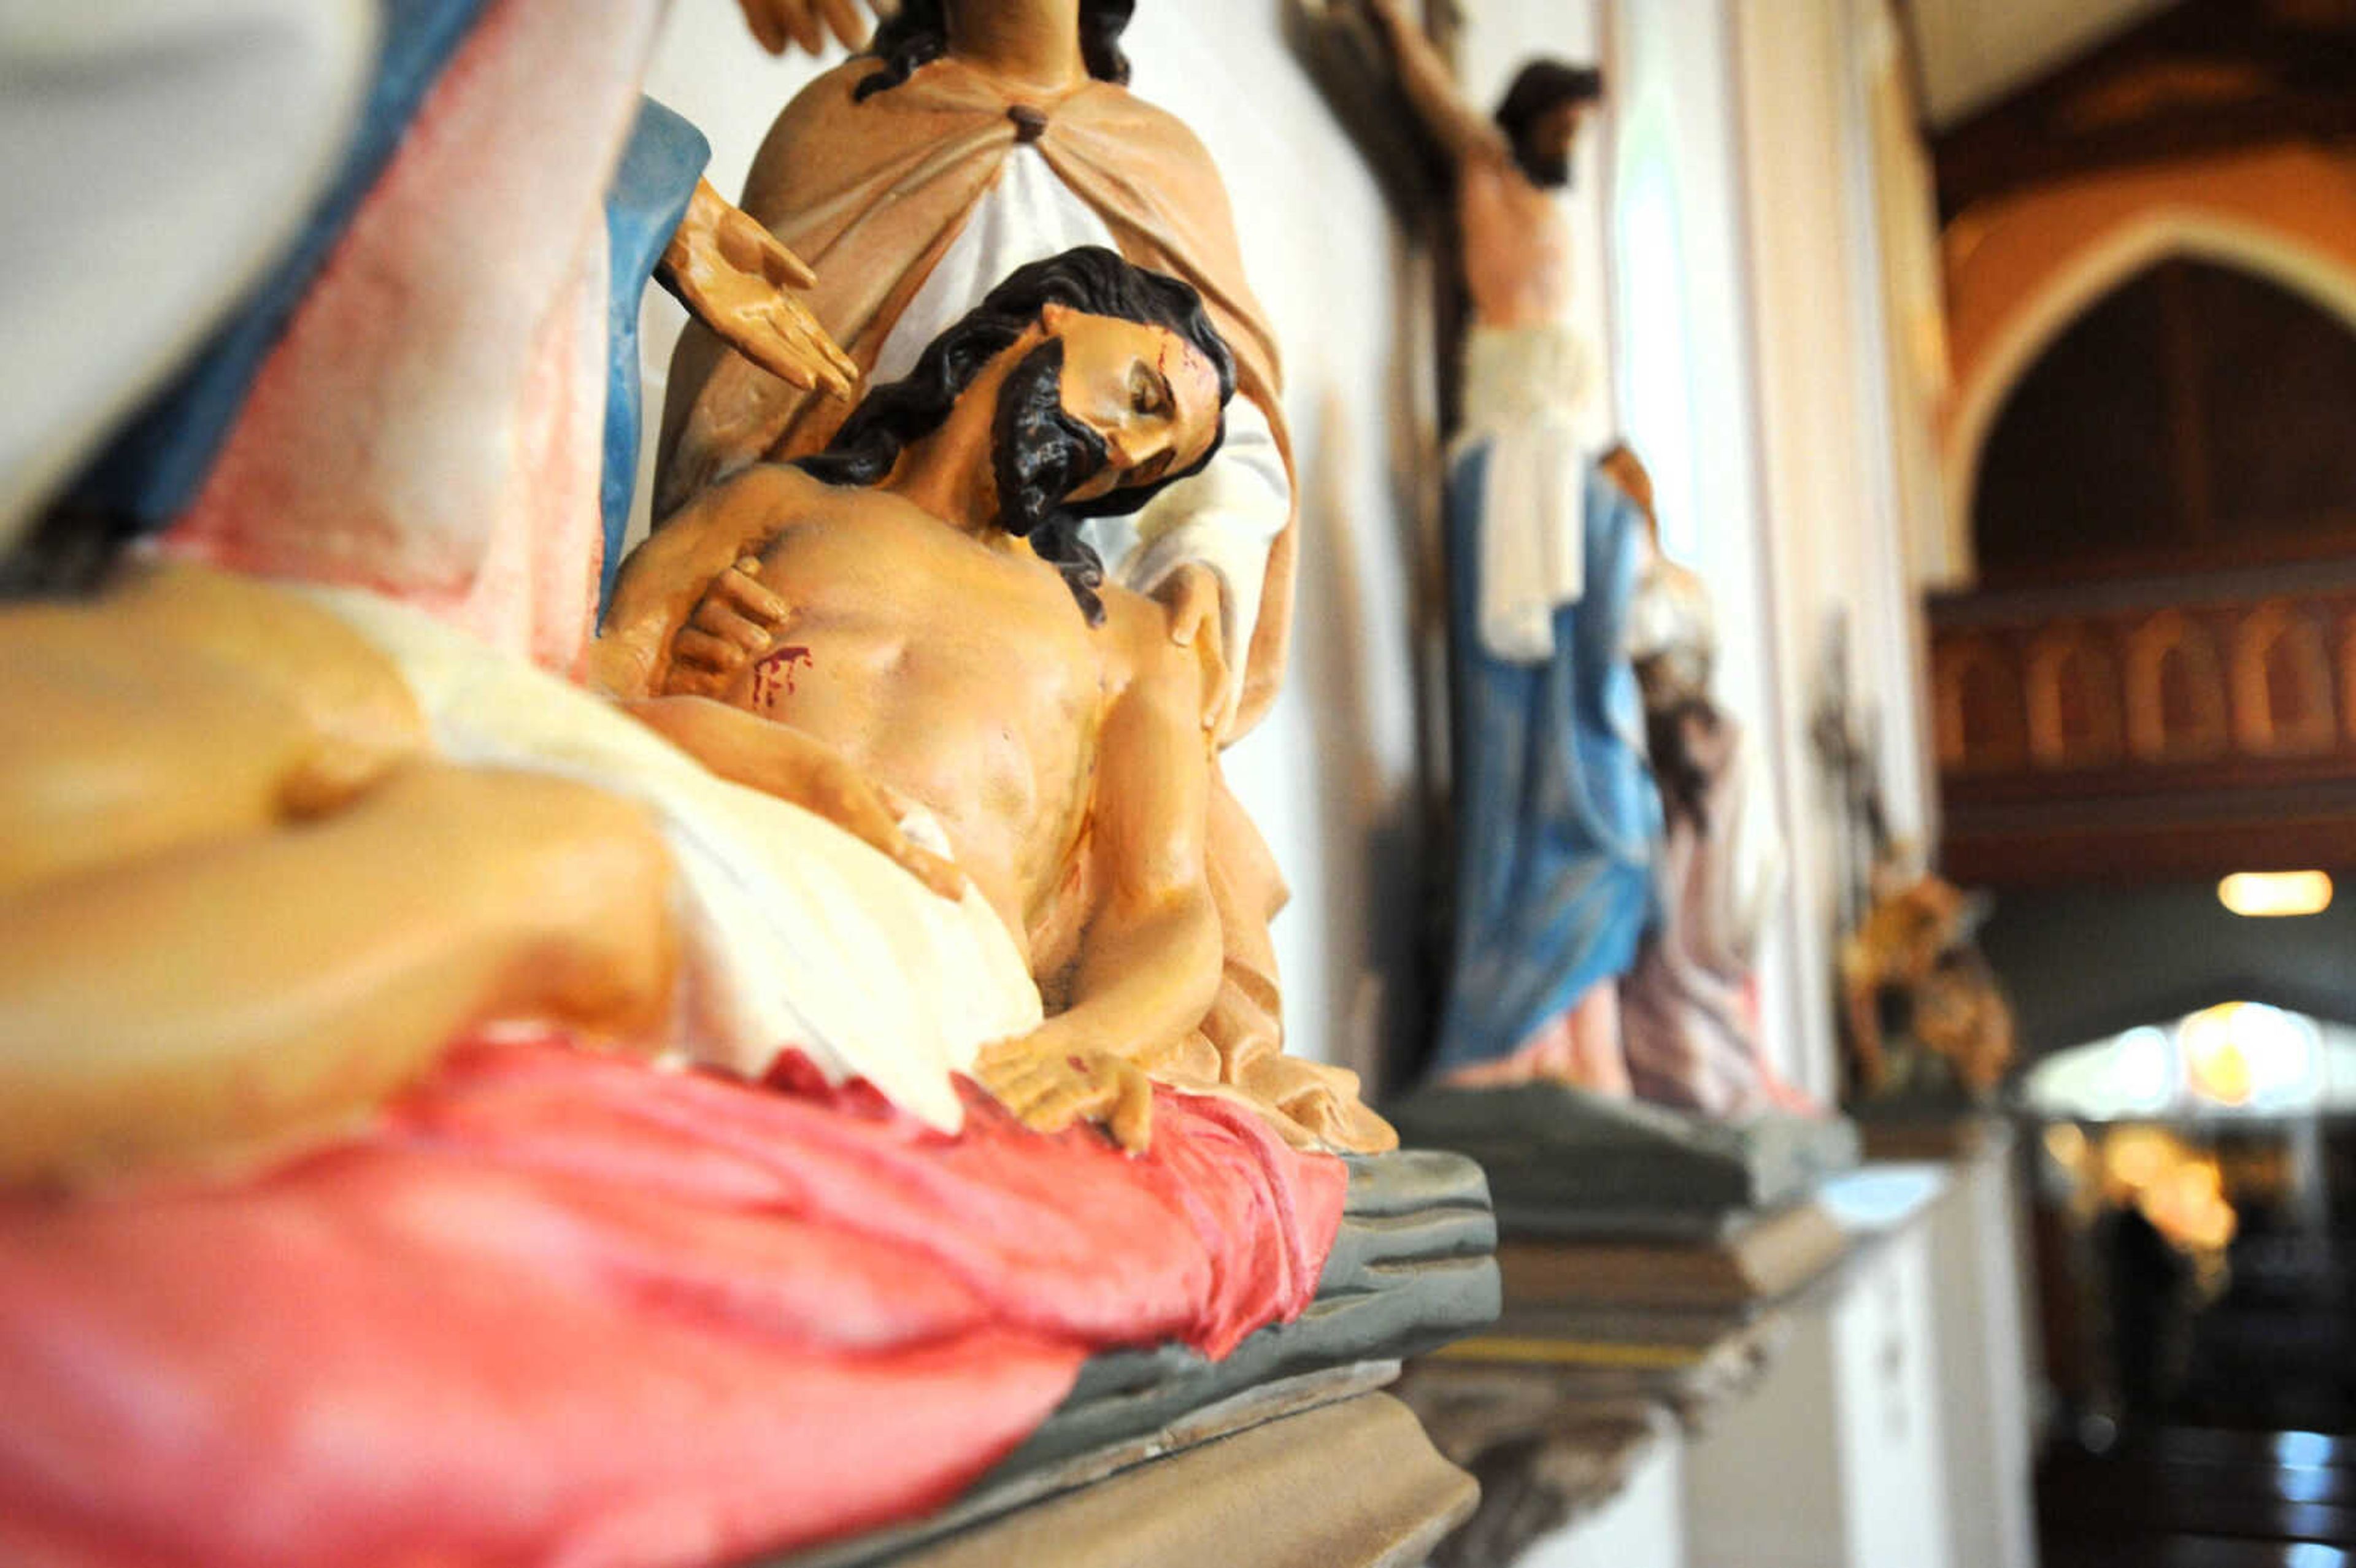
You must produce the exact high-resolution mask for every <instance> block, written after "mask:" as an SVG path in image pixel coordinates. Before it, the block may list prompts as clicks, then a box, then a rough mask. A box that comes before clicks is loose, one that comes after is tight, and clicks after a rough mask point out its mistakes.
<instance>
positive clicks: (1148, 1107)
mask: <svg viewBox="0 0 2356 1568" xmlns="http://www.w3.org/2000/svg"><path fill="white" fill-rule="evenodd" d="M1114 1076H1115V1079H1116V1083H1117V1091H1116V1097H1115V1100H1114V1104H1113V1108H1112V1115H1111V1116H1110V1117H1109V1118H1108V1119H1107V1122H1106V1127H1107V1129H1108V1131H1109V1132H1111V1134H1112V1138H1113V1142H1115V1143H1117V1144H1119V1146H1120V1147H1122V1148H1124V1149H1127V1150H1128V1151H1129V1152H1130V1153H1131V1154H1140V1153H1142V1152H1143V1151H1144V1149H1145V1147H1146V1146H1147V1145H1148V1144H1150V1143H1151V1142H1152V1141H1153V1080H1151V1078H1148V1077H1147V1076H1146V1075H1145V1073H1144V1072H1143V1070H1141V1068H1139V1067H1138V1066H1137V1065H1136V1064H1135V1063H1134V1062H1130V1061H1121V1062H1117V1063H1115V1064H1114Z"/></svg>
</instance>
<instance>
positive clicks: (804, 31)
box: [784, 0, 826, 55]
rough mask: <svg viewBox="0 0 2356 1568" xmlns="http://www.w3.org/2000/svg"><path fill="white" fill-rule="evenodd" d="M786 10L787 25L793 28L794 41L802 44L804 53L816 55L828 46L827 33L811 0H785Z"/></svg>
mask: <svg viewBox="0 0 2356 1568" xmlns="http://www.w3.org/2000/svg"><path fill="white" fill-rule="evenodd" d="M784 10H785V18H786V26H787V27H790V28H791V29H793V35H794V42H796V43H798V44H799V45H801V47H802V49H803V52H804V53H806V54H813V55H814V54H816V53H818V52H819V50H820V49H822V48H825V47H826V34H825V32H824V30H822V29H821V28H820V27H819V20H818V13H817V12H815V11H813V10H811V9H810V6H809V0H784Z"/></svg>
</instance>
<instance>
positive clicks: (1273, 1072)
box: [606, 0, 1397, 1151]
mask: <svg viewBox="0 0 2356 1568" xmlns="http://www.w3.org/2000/svg"><path fill="white" fill-rule="evenodd" d="M1130 11H1131V5H1130V0H994V3H991V4H978V3H968V0H916V3H915V4H910V5H903V6H901V7H900V8H899V10H898V12H897V13H896V15H895V16H893V18H892V19H891V20H890V21H888V22H887V23H886V24H885V25H884V26H883V27H882V28H880V29H879V31H878V32H877V34H876V37H875V39H874V44H873V49H872V51H871V52H870V53H868V54H865V55H862V56H859V57H857V58H855V59H851V60H850V61H848V62H846V63H845V64H843V65H841V66H840V67H837V68H836V69H833V70H830V71H829V72H827V73H826V74H825V75H823V76H821V77H819V79H818V80H816V81H814V82H813V83H811V84H810V86H809V87H808V88H807V89H805V90H804V91H802V92H801V93H800V94H799V95H798V97H797V98H796V99H795V100H794V101H793V102H792V103H791V104H789V105H788V106H787V109H786V111H785V112H784V113H783V114H782V115H781V116H780V117H779V119H778V121H777V123H776V125H775V127H774V128H773V129H772V130H771V132H770V133H769V136H768V138H767V140H766V143H765V144H763V147H762V150H761V152H760V154H759V155H758V156H757V157H756V158H755V163H754V166H753V169H752V172H751V174H750V175H749V176H748V177H747V179H746V182H745V187H744V197H743V206H744V210H745V211H746V212H747V213H749V214H751V215H752V216H753V217H755V218H756V219H760V220H761V221H762V222H764V223H766V224H767V225H768V226H769V228H770V229H771V230H772V231H773V232H774V233H775V234H776V236H777V237H778V238H779V239H780V240H782V241H783V242H784V243H785V244H786V245H787V246H789V247H790V248H791V249H792V250H793V251H794V252H795V253H797V254H798V255H801V256H804V257H806V258H808V259H809V261H810V262H811V264H812V265H813V266H814V267H815V268H816V269H817V271H818V272H819V282H818V284H817V285H816V287H815V288H814V290H813V291H812V292H811V293H810V294H809V303H810V305H811V308H812V310H813V311H814V312H815V313H816V315H817V316H818V319H819V321H820V322H821V323H822V324H823V325H825V326H826V328H827V329H828V330H829V331H830V333H831V334H832V335H833V336H835V337H837V338H838V339H840V340H841V343H842V344H843V345H844V347H845V348H846V350H847V351H848V353H849V354H850V356H851V359H852V360H853V361H854V362H855V363H856V364H857V365H858V367H859V368H862V370H864V371H866V372H867V373H869V374H871V375H873V376H878V377H882V378H883V379H892V378H894V377H897V376H899V375H902V374H904V373H905V372H906V370H907V369H909V368H911V367H912V366H913V365H914V364H915V363H916V358H917V356H918V354H919V352H920V350H921V349H922V348H923V347H924V346H925V345H926V343H927V342H929V341H931V340H932V338H933V337H934V336H935V335H936V334H937V332H938V331H939V330H940V329H941V327H943V326H944V325H947V324H948V323H949V322H952V321H955V320H956V319H958V317H959V316H960V315H963V314H964V313H965V312H966V311H967V310H969V309H970V308H971V307H972V306H973V305H974V304H976V303H977V302H978V301H979V300H980V297H981V295H982V294H983V293H984V292H985V291H987V290H988V289H989V288H990V287H991V285H992V284H994V283H996V282H997V281H998V280H999V279H1000V278H1001V277H1003V276H1004V275H1005V274H1006V273H1007V272H1010V271H1012V269H1013V268H1015V267H1017V266H1020V265H1023V264H1025V263H1027V262H1031V261H1037V260H1039V259H1041V258H1043V257H1046V256H1051V255H1055V254H1058V253H1061V252H1063V251H1066V250H1068V249H1071V248H1073V247H1075V246H1079V245H1099V246H1105V247H1108V248H1110V249H1113V250H1116V251H1119V252H1120V253H1121V254H1122V255H1124V256H1126V257H1127V258H1128V259H1129V260H1130V261H1134V262H1137V263H1139V264H1141V265H1144V266H1148V267H1151V268H1153V269H1155V270H1157V271H1161V272H1169V273H1171V274H1173V275H1175V276H1177V277H1179V278H1182V279H1183V280H1184V281H1185V282H1187V283H1190V284H1192V285H1193V286H1194V288H1195V289H1196V290H1197V291H1198V292H1199V293H1201V294H1202V296H1203V298H1204V302H1205V306H1206V308H1207V310H1208V311H1209V314H1210V316H1211V319H1212V321H1213V322H1214V324H1215V325H1216V326H1217V328H1218V330H1219V332H1220V335H1221V336H1223V337H1224V338H1225V339H1226V342H1227V344H1228V345H1229V347H1230V348H1231V349H1232V351H1233V353H1234V355H1235V360H1236V380H1237V397H1236V400H1235V401H1234V402H1233V403H1232V404H1231V405H1230V406H1229V409H1228V412H1227V430H1226V439H1225V440H1224V441H1223V443H1221V446H1220V448H1219V451H1218V453H1216V454H1215V456H1214V457H1213V459H1212V461H1211V463H1210V464H1208V465H1207V466H1206V467H1205V469H1204V470H1203V472H1202V473H1200V474H1198V475H1191V476H1189V477H1188V478H1186V479H1185V480H1183V481H1182V482H1180V483H1176V484H1173V485H1168V486H1167V487H1165V488H1164V489H1163V490H1162V491H1161V492H1160V493H1159V494H1158V495H1157V496H1155V498H1154V500H1153V502H1152V503H1151V505H1150V506H1148V507H1146V508H1144V509H1143V510H1142V511H1141V512H1139V513H1138V514H1136V515H1135V516H1134V517H1095V518H1090V519H1089V520H1088V521H1087V524H1086V527H1085V530H1084V532H1085V537H1086V539H1087V541H1088V543H1089V545H1090V547H1091V548H1092V549H1094V550H1095V551H1096V552H1097V554H1098V557H1099V558H1100V559H1101V560H1103V562H1104V564H1105V568H1106V571H1107V574H1108V577H1109V578H1110V579H1111V580H1112V581H1116V582H1118V583H1119V584H1121V585H1123V586H1125V587H1127V588H1129V589H1130V590H1132V591H1134V592H1150V593H1165V594H1166V593H1169V592H1172V587H1173V584H1174V583H1177V582H1179V581H1181V580H1184V579H1194V580H1197V581H1199V582H1200V583H1201V584H1202V586H1201V587H1199V588H1187V589H1184V590H1183V592H1178V593H1177V596H1176V598H1175V599H1174V600H1173V602H1175V603H1186V604H1193V605H1196V606H1199V607H1200V615H1199V619H1200V621H1201V624H1204V625H1205V626H1210V625H1213V624H1215V627H1216V629H1217V631H1218V634H1219V635H1220V636H1221V638H1222V642H1223V653H1224V658H1225V667H1226V672H1227V682H1228V685H1227V690H1226V694H1225V697H1224V698H1223V700H1222V706H1221V710H1220V713H1219V718H1218V724H1217V727H1216V732H1217V733H1218V735H1219V736H1220V738H1221V740H1222V741H1223V742H1224V741H1232V740H1233V739H1235V738H1236V737H1237V736H1239V735H1241V734H1242V733H1244V732H1245V731H1248V729H1249V728H1250V727H1251V726H1252V724H1254V723H1255V722H1256V721H1257V720H1258V718H1259V716H1260V715H1261V714H1262V713H1263V712H1265V710H1266V709H1267V707H1268V705H1269V702H1270V701H1272V700H1273V699H1274V696H1275V693H1276V688H1277V685H1278V682H1279V681H1280V678H1281V675H1282V671H1283V667H1284V659H1285V648H1286V645H1287V641H1288V637H1289V634H1290V617H1291V603H1292V590H1291V578H1292V561H1293V552H1294V541H1293V532H1292V528H1291V517H1292V513H1293V502H1294V496H1293V481H1292V475H1291V467H1290V449H1289V444H1288V442H1287V437H1286V433H1285V425H1284V415H1283V410H1282V406H1281V401H1280V393H1281V387H1282V380H1281V371H1280V365H1279V362H1278V354H1277V344H1276V338H1275V334H1274V332H1273V330H1272V328H1271V327H1270V326H1269V324H1268V323H1267V321H1266V319H1265V317H1264V316H1263V315H1262V313H1261V311H1260V308H1259V305H1258V302H1257V301H1256V300H1255V299H1254V298H1253V296H1252V293H1251V290H1250V288H1249V286H1248V283H1247V282H1246V280H1245V278H1244V275H1243V268H1242V262H1241V259H1240V256H1239V253H1238V250H1237V240H1236V236H1235V232H1234V226H1233V220H1232V219H1231V217H1230V215H1229V210H1228V204H1227V199H1226V190H1225V188H1224V187H1223V186H1222V184H1221V183H1220V180H1219V177H1218V174H1217V171H1216V170H1215V168H1214V167H1213V166H1212V165H1211V162H1210V159H1209V157H1208V155H1206V154H1205V151H1204V149H1203V147H1202V145H1201V144H1200V143H1199V142H1197V141H1196V140H1195V138H1194V135H1193V134H1192V133H1190V132H1189V131H1188V130H1187V129H1186V128H1185V127H1184V126H1183V124H1181V123H1179V122H1178V121H1177V120H1175V119H1174V118H1173V117H1172V116H1170V115H1168V114H1167V113H1164V112H1162V111H1160V110H1158V109H1156V108H1154V107H1153V106H1152V105H1151V104H1149V103H1146V102H1144V101H1141V100H1140V99H1138V98H1137V97H1135V96H1134V95H1133V94H1131V93H1130V91H1128V90H1127V88H1126V87H1125V85H1124V84H1125V83H1126V81H1127V80H1128V76H1129V63H1128V60H1127V59H1126V58H1125V57H1124V55H1123V54H1122V52H1121V48H1120V36H1121V33H1122V31H1123V29H1124V28H1125V27H1127V25H1128V22H1129V18H1130ZM817 19H818V16H817V8H816V7H812V8H811V10H810V16H809V22H810V23H811V24H812V25H814V24H815V22H816V21H817ZM837 30H838V32H839V33H840V32H842V29H841V27H840V26H838V28H837ZM797 36H799V35H797ZM843 36H844V37H846V41H848V37H849V35H848V34H847V33H845V34H844V35H843ZM845 413H846V410H844V409H843V408H842V407H841V405H839V404H837V403H834V402H830V400H826V399H825V398H823V397H819V396H815V395H813V394H811V393H810V392H809V390H808V389H802V388H798V387H795V386H790V385H787V383H785V382H783V381H781V380H779V379H777V378H776V377H775V376H773V375H771V374H769V373H767V372H766V371H765V370H764V369H762V368H760V367H759V366H758V365H757V364H755V363H754V362H753V361H751V360H749V359H748V358H746V357H744V356H742V355H738V354H734V353H732V352H730V351H729V348H728V346H727V345H726V344H725V343H724V342H723V341H722V340H721V338H720V337H719V336H717V335H715V334H712V333H710V332H707V331H704V330H702V329H701V328H700V327H699V326H697V325H693V324H691V325H690V326H689V328H688V330H687V332H686V334H685V335H684V336H682V337H681V339H680V347H679V350H678V352H677V354H676V356H675V357H674V359H673V362H672V366H671V371H670V379H669V400H668V402H667V404H666V407H665V411H664V419H663V431H662V437H661V449H660V463H659V472H658V477H657V482H656V492H655V515H656V524H657V528H658V530H659V531H664V532H667V531H669V528H671V527H673V526H675V525H677V524H678V523H679V522H680V521H682V520H683V516H682V513H681V512H680V508H681V507H684V506H685V505H686V504H687V503H688V502H690V501H691V499H692V498H693V497H694V496H696V495H697V494H699V493H700V492H701V491H702V490H703V489H705V488H707V487H709V486H710V485H712V484H714V483H717V482H719V481H721V480H723V479H724V478H725V477H727V476H728V475H731V474H733V473H735V472H737V471H739V470H741V469H743V468H744V467H745V466H746V465H748V464H753V463H755V462H756V461H759V460H762V459H764V458H767V459H787V458H793V457H798V456H802V455H807V454H809V453H813V452H817V451H819V450H821V449H822V448H823V447H824V446H825V445H826V443H827V442H828V441H829V440H830V437H831V436H832V434H833V432H834V431H835V429H836V427H837V426H838V425H839V424H840V423H841V421H842V420H843V418H844V416H845ZM734 588H735V580H734V578H731V577H728V576H726V575H724V574H723V576H722V577H720V578H719V579H718V580H717V582H716V591H717V596H716V597H715V598H714V599H713V600H712V602H710V603H708V604H703V605H669V606H667V609H668V612H669V614H670V615H671V617H672V619H671V620H670V621H669V622H664V623H660V624H656V625H654V626H653V627H651V628H646V627H638V626H636V625H635V624H634V623H633V615H634V614H635V613H638V612H637V610H636V609H634V607H633V606H631V605H627V604H623V605H617V606H616V610H615V612H614V613H611V614H610V615H609V616H608V619H607V623H606V624H607V627H608V629H609V632H611V633H612V634H613V635H618V636H621V637H624V638H626V639H639V640H642V639H644V638H645V637H647V636H648V635H651V636H653V637H656V638H658V639H659V638H661V637H665V636H669V635H671V634H672V633H673V632H674V631H675V630H677V628H678V625H679V624H682V623H681V622H680V617H681V616H684V617H686V618H688V619H690V620H699V621H702V622H708V623H710V624H715V625H718V626H721V627H723V628H724V627H727V626H729V625H731V624H734V621H735V620H736V619H737V618H738V616H739V613H740V610H741V606H740V605H739V604H737V603H735V602H734ZM1214 610H1215V619H1214V617H1213V616H1212V612H1213V611H1214ZM698 629H699V630H700V629H701V627H699V628H698ZM1210 812H1211V825H1210V828H1209V832H1208V837H1207V842H1208V857H1209V863H1210V877H1211V886H1212V890H1213V896H1214V900H1215V904H1216V907H1217V912H1218V916H1219V925H1220V931H1221V942H1222V948H1223V953H1224V958H1225V967H1224V971H1223V976H1222V981H1221V985H1220V987H1219V991H1218V994H1217V996H1216V997H1215V1000H1214V1001H1213V1003H1212V1005H1211V1007H1210V1008H1209V1009H1208V1010H1207V1012H1206V1014H1205V1017H1204V1019H1202V1021H1201V1027H1200V1029H1198V1030H1196V1031H1195V1032H1194V1034H1193V1035H1191V1036H1189V1037H1188V1038H1187V1039H1186V1040H1183V1041H1181V1042H1178V1043H1177V1044H1175V1045H1173V1046H1172V1047H1171V1048H1169V1049H1168V1050H1167V1051H1163V1052H1162V1056H1161V1061H1160V1063H1159V1065H1157V1066H1156V1067H1155V1068H1154V1071H1155V1072H1156V1073H1157V1074H1158V1075H1159V1076H1161V1077H1162V1078H1163V1079H1164V1080H1165V1081H1167V1082H1171V1083H1185V1084H1188V1085H1192V1086H1197V1087H1200V1086H1206V1085H1223V1086H1226V1087H1229V1088H1233V1089H1237V1090H1239V1091H1241V1092H1243V1093H1248V1094H1249V1095H1251V1096H1252V1097H1253V1098H1254V1099H1255V1100H1257V1101H1258V1103H1260V1104H1263V1105H1265V1106H1267V1107H1269V1109H1270V1110H1271V1111H1272V1112H1274V1113H1275V1114H1278V1115H1281V1116H1282V1117H1284V1118H1285V1119H1286V1120H1287V1121H1289V1122H1290V1123H1291V1124H1292V1125H1294V1126H1295V1127H1296V1128H1297V1129H1298V1130H1299V1135H1300V1136H1309V1137H1314V1138H1316V1139H1318V1140H1320V1141H1322V1142H1325V1143H1328V1144H1330V1145H1332V1146H1333V1147H1344V1148H1350V1149H1355V1150H1359V1151H1373V1150H1377V1149H1382V1148H1387V1147H1392V1146H1393V1145H1394V1144H1395V1143H1396V1141H1397V1138H1396V1135H1395V1134H1393V1133H1392V1131H1391V1130H1390V1128H1389V1127H1387V1125H1385V1124H1384V1123H1383V1122H1382V1121H1381V1119H1380V1118H1379V1117H1377V1116H1376V1115H1374V1114H1373V1113H1372V1112H1370V1111H1368V1110H1367V1109H1366V1108H1365V1106H1364V1105H1363V1104H1361V1103H1360V1102H1359V1100H1358V1097H1357V1093H1356V1089H1355V1081H1354V1080H1353V1079H1352V1078H1351V1077H1350V1076H1349V1075H1347V1074H1345V1073H1343V1072H1340V1071H1339V1070H1336V1069H1332V1068H1324V1067H1319V1066H1316V1065H1314V1064H1310V1063H1303V1062H1300V1061H1295V1060H1293V1059H1291V1058H1289V1057H1286V1056H1284V1055H1283V1054H1282V1042H1283V1028H1282V1022H1281V1011H1280V989H1279V985H1278V979H1277V974H1276V963H1275V953H1274V948H1273V946H1272V944H1270V942H1269V933H1268V925H1269V921H1270V919H1272V918H1273V916H1274V915H1275V913H1276V912H1277V911H1278V910H1279V909H1280V908H1281V907H1282V904H1283V902H1284V900H1285V896H1286V894H1285V889H1284V885H1283V881H1282V879H1281V877H1280V874H1279V872H1278V870H1277V868H1276V866H1275V864H1274V862H1273V860H1272V859H1271V858H1270V857H1269V853H1268V849H1267V847H1266V845H1265V843H1264V842H1263V841H1262V840H1261V838H1260V837H1259V835H1258V831H1257V829H1256V828H1255V827H1253V826H1252V824H1251V822H1250V820H1249V819H1248V817H1247V816H1245V815H1244V813H1243V811H1242V809H1241V807H1240V806H1239V805H1238V804H1237V802H1236V800H1235V798H1234V797H1233V795H1231V794H1230V793H1229V791H1228V790H1227V788H1226V784H1225V782H1224V779H1223V778H1221V777H1219V776H1217V774H1216V773H1215V775H1214V779H1213V784H1212V790H1211V807H1210Z"/></svg>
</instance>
